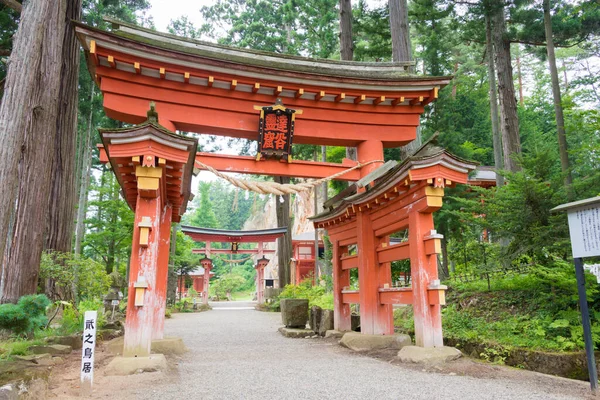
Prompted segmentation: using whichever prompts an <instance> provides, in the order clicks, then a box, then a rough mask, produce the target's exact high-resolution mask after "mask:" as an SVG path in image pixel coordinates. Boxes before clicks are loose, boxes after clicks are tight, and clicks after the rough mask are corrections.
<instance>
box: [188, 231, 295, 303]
mask: <svg viewBox="0 0 600 400" xmlns="http://www.w3.org/2000/svg"><path fill="white" fill-rule="evenodd" d="M181 231H182V232H183V233H184V234H186V235H188V236H189V237H191V238H192V239H193V240H194V241H195V242H204V243H205V244H206V245H205V248H203V249H194V250H193V253H196V254H197V253H200V254H204V258H201V259H200V263H201V264H202V267H203V268H204V270H205V271H208V272H209V273H210V270H211V269H212V267H213V262H212V259H211V258H210V255H211V253H225V254H239V253H242V254H256V256H257V260H256V265H255V266H254V268H255V269H256V293H257V300H258V303H259V304H262V303H264V292H265V287H264V286H265V267H266V266H267V264H268V263H269V259H267V258H265V257H264V255H265V253H273V252H274V250H269V249H265V248H264V244H265V243H272V242H274V241H276V240H277V238H280V237H282V236H283V235H285V234H286V233H287V227H282V228H275V229H261V230H252V231H233V230H222V229H211V228H199V227H194V226H182V227H181ZM212 243H231V248H230V249H212V245H211V244H212ZM240 243H257V244H258V246H257V248H256V249H240V248H239V244H240ZM208 289H209V279H204V289H203V296H202V301H203V302H204V304H208Z"/></svg>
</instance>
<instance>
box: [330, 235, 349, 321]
mask: <svg viewBox="0 0 600 400" xmlns="http://www.w3.org/2000/svg"><path fill="white" fill-rule="evenodd" d="M331 245H332V246H333V249H332V250H333V258H332V260H331V263H332V269H333V328H334V329H336V330H338V331H350V330H352V317H351V315H350V304H344V302H343V301H342V290H344V287H346V286H350V271H349V270H345V271H344V270H342V263H341V261H340V257H341V256H342V254H344V253H346V252H348V247H347V246H346V247H340V245H339V241H338V240H336V239H335V238H334V237H332V238H331Z"/></svg>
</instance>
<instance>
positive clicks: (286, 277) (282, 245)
mask: <svg viewBox="0 0 600 400" xmlns="http://www.w3.org/2000/svg"><path fill="white" fill-rule="evenodd" d="M273 180H274V181H275V182H277V183H282V184H285V183H290V178H289V177H283V176H275V177H273ZM281 199H282V200H283V201H279V199H277V200H275V209H276V211H277V226H278V227H284V226H287V233H286V234H285V235H284V236H283V237H281V238H279V239H277V267H278V275H279V287H281V288H282V287H284V286H285V285H287V284H289V283H290V279H291V277H290V275H291V273H290V259H291V258H292V227H291V226H290V225H291V220H290V195H289V194H286V195H284V196H281Z"/></svg>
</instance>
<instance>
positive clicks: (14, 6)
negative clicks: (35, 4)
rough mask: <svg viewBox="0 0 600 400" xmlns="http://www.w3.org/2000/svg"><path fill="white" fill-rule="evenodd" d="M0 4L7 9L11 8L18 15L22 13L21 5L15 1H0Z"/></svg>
mask: <svg viewBox="0 0 600 400" xmlns="http://www.w3.org/2000/svg"><path fill="white" fill-rule="evenodd" d="M0 3H1V4H4V5H5V6H6V7H8V8H12V9H13V10H15V11H16V12H18V13H19V14H21V12H22V11H23V5H22V4H21V3H19V2H18V1H17V0H0Z"/></svg>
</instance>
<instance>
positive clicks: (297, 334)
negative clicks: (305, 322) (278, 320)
mask: <svg viewBox="0 0 600 400" xmlns="http://www.w3.org/2000/svg"><path fill="white" fill-rule="evenodd" d="M279 333H281V334H282V335H283V336H285V337H287V338H292V339H301V338H305V337H307V336H308V337H312V335H313V334H314V332H313V331H312V329H297V328H287V327H281V328H279Z"/></svg>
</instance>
